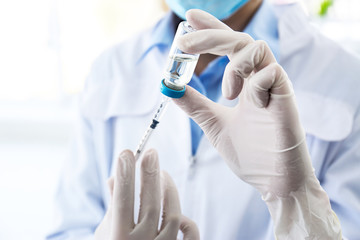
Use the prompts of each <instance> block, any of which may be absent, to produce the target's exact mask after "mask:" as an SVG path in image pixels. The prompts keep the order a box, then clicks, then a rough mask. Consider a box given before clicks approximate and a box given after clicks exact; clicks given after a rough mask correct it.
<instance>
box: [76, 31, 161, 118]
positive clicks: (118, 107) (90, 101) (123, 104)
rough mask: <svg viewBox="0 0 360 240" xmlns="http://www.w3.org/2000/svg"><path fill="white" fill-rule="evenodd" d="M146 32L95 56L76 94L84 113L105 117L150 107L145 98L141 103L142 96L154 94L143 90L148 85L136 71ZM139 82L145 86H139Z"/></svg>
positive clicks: (147, 36)
mask: <svg viewBox="0 0 360 240" xmlns="http://www.w3.org/2000/svg"><path fill="white" fill-rule="evenodd" d="M150 35H151V29H147V30H145V31H143V32H141V33H138V34H136V35H134V36H132V37H130V38H128V39H126V40H125V41H123V42H121V43H119V44H117V45H115V46H113V47H111V48H109V49H107V50H106V51H104V52H103V53H102V54H101V55H100V56H99V57H97V59H96V60H95V61H94V63H93V64H92V67H91V70H90V73H89V75H88V77H87V79H86V82H85V86H84V89H83V92H82V94H81V97H80V111H81V113H82V114H83V115H84V116H85V117H88V118H93V119H99V120H106V119H109V118H111V117H113V116H120V115H127V114H141V113H144V112H147V111H150V108H151V107H152V104H155V103H153V102H152V101H150V102H149V101H147V102H149V104H148V105H146V104H143V103H144V98H151V97H152V98H154V97H153V96H148V95H149V94H147V93H146V92H145V91H146V90H149V88H150V87H151V86H150V82H149V83H145V84H143V82H144V79H143V78H142V77H141V74H143V73H141V72H139V71H138V69H139V68H142V66H140V65H139V64H138V60H139V58H141V56H142V54H143V53H144V52H145V51H146V48H147V44H148V41H149V38H150ZM146 67H148V68H151V66H146ZM143 70H144V71H146V69H143ZM140 81H141V82H140ZM140 84H143V85H146V84H149V86H142V87H141V88H140ZM142 91H144V92H145V93H142ZM138 96H139V98H138ZM140 97H141V99H140ZM155 100H157V98H155ZM155 100H154V101H155Z"/></svg>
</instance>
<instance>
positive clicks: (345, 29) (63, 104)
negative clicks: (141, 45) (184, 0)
mask: <svg viewBox="0 0 360 240" xmlns="http://www.w3.org/2000/svg"><path fill="white" fill-rule="evenodd" d="M273 2H274V3H276V4H282V3H285V2H289V0H274V1H273ZM291 2H294V0H292V1H291ZM302 4H303V6H304V8H305V10H306V12H307V13H308V14H309V17H310V20H311V22H312V24H313V25H314V26H316V27H317V28H319V29H320V31H322V32H323V33H324V34H326V35H328V36H329V37H330V38H332V39H334V40H335V41H338V42H339V43H340V44H342V45H343V46H344V47H346V48H348V49H349V50H351V51H354V52H356V53H357V54H359V55H360V15H359V14H358V13H359V11H360V1H358V0H325V1H324V0H303V1H302ZM165 11H166V6H165V5H164V3H163V1H161V0H131V1H130V0H32V1H28V0H12V1H5V0H0V239H1V240H13V239H17V240H18V239H27V240H29V239H42V238H44V236H45V233H46V231H47V230H48V229H49V227H50V224H51V216H52V204H53V194H54V191H55V186H56V181H57V178H58V176H59V171H60V169H61V166H62V162H63V160H64V159H65V158H66V155H67V148H68V145H69V143H70V140H71V133H72V129H73V122H74V119H75V118H76V113H77V98H78V94H79V92H81V89H82V87H83V84H84V81H85V78H86V75H87V73H88V72H89V69H90V66H91V63H92V62H93V60H94V59H95V58H96V57H97V56H98V55H99V54H100V53H101V52H102V51H104V50H105V49H106V48H108V47H110V46H111V45H114V44H116V43H118V42H119V41H121V40H122V39H124V38H126V37H128V36H130V35H131V34H133V33H135V32H138V31H140V30H141V29H144V28H147V27H150V26H151V25H152V24H154V23H155V22H156V21H157V20H158V19H159V18H160V17H161V16H162V15H163V14H164V12H165Z"/></svg>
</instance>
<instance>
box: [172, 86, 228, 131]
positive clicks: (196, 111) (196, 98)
mask: <svg viewBox="0 0 360 240" xmlns="http://www.w3.org/2000/svg"><path fill="white" fill-rule="evenodd" d="M173 101H174V103H175V104H176V105H178V106H179V107H180V108H181V109H182V110H183V111H184V112H185V113H187V114H188V115H189V117H191V118H192V119H193V120H194V121H195V122H196V123H197V124H198V125H199V126H200V127H201V128H202V130H203V131H204V132H205V133H206V132H208V131H211V130H214V128H218V127H220V126H219V124H218V123H219V122H220V120H221V118H220V116H221V112H222V110H224V107H223V106H221V105H219V104H217V103H214V102H213V101H211V100H210V99H208V98H206V97H205V96H204V95H202V94H200V93H199V92H198V91H196V90H195V89H193V88H192V87H190V86H186V91H185V94H184V96H183V97H181V98H177V99H173Z"/></svg>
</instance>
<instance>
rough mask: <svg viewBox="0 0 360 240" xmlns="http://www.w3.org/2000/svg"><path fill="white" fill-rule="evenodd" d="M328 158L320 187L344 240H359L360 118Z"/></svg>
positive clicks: (334, 144)
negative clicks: (325, 195) (333, 212)
mask: <svg viewBox="0 0 360 240" xmlns="http://www.w3.org/2000/svg"><path fill="white" fill-rule="evenodd" d="M329 155H330V156H329V159H330V162H329V163H328V168H327V170H326V173H325V175H324V178H323V180H322V186H323V188H324V189H325V191H326V192H327V194H328V195H329V198H330V201H331V205H332V209H333V210H334V211H335V213H336V215H337V216H338V218H339V219H340V224H341V228H342V233H343V236H344V239H349V240H355V239H360V231H359V226H360V114H358V116H357V117H356V118H355V120H354V125H353V130H352V133H351V134H350V135H349V136H348V137H347V138H346V139H344V140H343V141H341V142H334V143H333V144H332V146H331V151H330V152H329Z"/></svg>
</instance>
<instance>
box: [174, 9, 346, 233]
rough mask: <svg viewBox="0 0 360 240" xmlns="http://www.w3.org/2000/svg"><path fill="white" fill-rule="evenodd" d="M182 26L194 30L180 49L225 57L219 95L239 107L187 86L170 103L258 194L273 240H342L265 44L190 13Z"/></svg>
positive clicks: (285, 82) (287, 89) (289, 95)
mask: <svg viewBox="0 0 360 240" xmlns="http://www.w3.org/2000/svg"><path fill="white" fill-rule="evenodd" d="M187 21H188V22H189V23H190V25H191V26H192V27H194V28H195V29H197V30H198V31H196V32H193V33H189V34H186V35H184V36H182V37H180V38H179V39H178V42H177V43H178V47H179V48H180V49H181V50H183V51H185V52H188V53H200V54H202V53H211V54H215V55H227V56H228V57H229V59H230V62H229V64H228V65H227V67H226V69H225V72H224V77H223V82H222V92H223V95H224V96H225V97H227V98H228V99H235V98H237V97H238V98H239V102H238V104H237V105H236V106H235V107H234V108H229V107H225V106H222V105H220V104H217V103H214V102H212V101H210V100H209V99H207V98H206V97H204V96H203V95H201V94H199V93H198V92H197V91H195V90H194V89H192V88H191V87H189V86H187V87H186V91H185V95H184V96H183V97H182V98H180V99H174V101H175V103H176V104H177V105H178V106H180V107H181V108H182V109H183V110H184V111H185V112H186V113H187V114H188V115H189V116H190V117H191V118H193V119H194V121H195V122H196V123H197V124H198V125H199V126H200V127H201V128H202V130H203V131H204V133H205V135H206V137H207V138H208V139H209V141H210V142H211V143H212V144H213V145H214V147H215V148H216V149H217V150H218V151H219V153H220V155H221V156H222V157H223V159H224V160H225V161H226V163H227V164H228V165H229V167H230V168H231V170H232V171H233V172H234V173H235V174H236V175H237V176H238V177H239V178H241V179H242V180H244V181H245V182H247V183H249V184H250V185H252V186H254V187H255V188H256V189H257V190H259V191H260V193H261V195H262V198H263V200H264V201H265V202H266V204H267V205H268V208H269V211H270V214H271V216H272V219H273V221H274V224H275V235H276V236H277V238H278V239H341V229H340V224H339V221H338V219H337V217H336V215H335V214H334V212H333V211H332V209H331V206H330V202H329V199H328V196H327V194H326V193H325V192H324V190H323V189H322V188H321V186H320V183H319V181H318V180H317V178H316V176H315V175H314V170H313V168H312V165H311V160H310V156H309V154H308V150H307V146H306V142H305V132H304V130H303V128H302V126H301V124H300V121H299V116H298V112H297V107H296V104H295V97H294V92H293V88H292V85H291V82H290V81H289V79H288V77H287V75H286V73H285V71H284V70H283V69H282V68H281V66H280V65H279V64H278V63H277V62H276V60H275V58H274V56H273V54H272V52H271V50H270V49H269V47H268V46H267V44H266V43H265V42H264V41H254V40H253V39H252V38H251V37H250V36H249V35H247V34H245V33H241V32H236V31H233V30H231V29H230V28H229V27H228V26H226V25H225V24H223V23H222V22H220V21H219V20H217V19H216V18H215V17H213V16H211V15H210V14H207V13H205V12H203V11H200V10H190V11H188V13H187ZM239 191H240V190H239Z"/></svg>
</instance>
